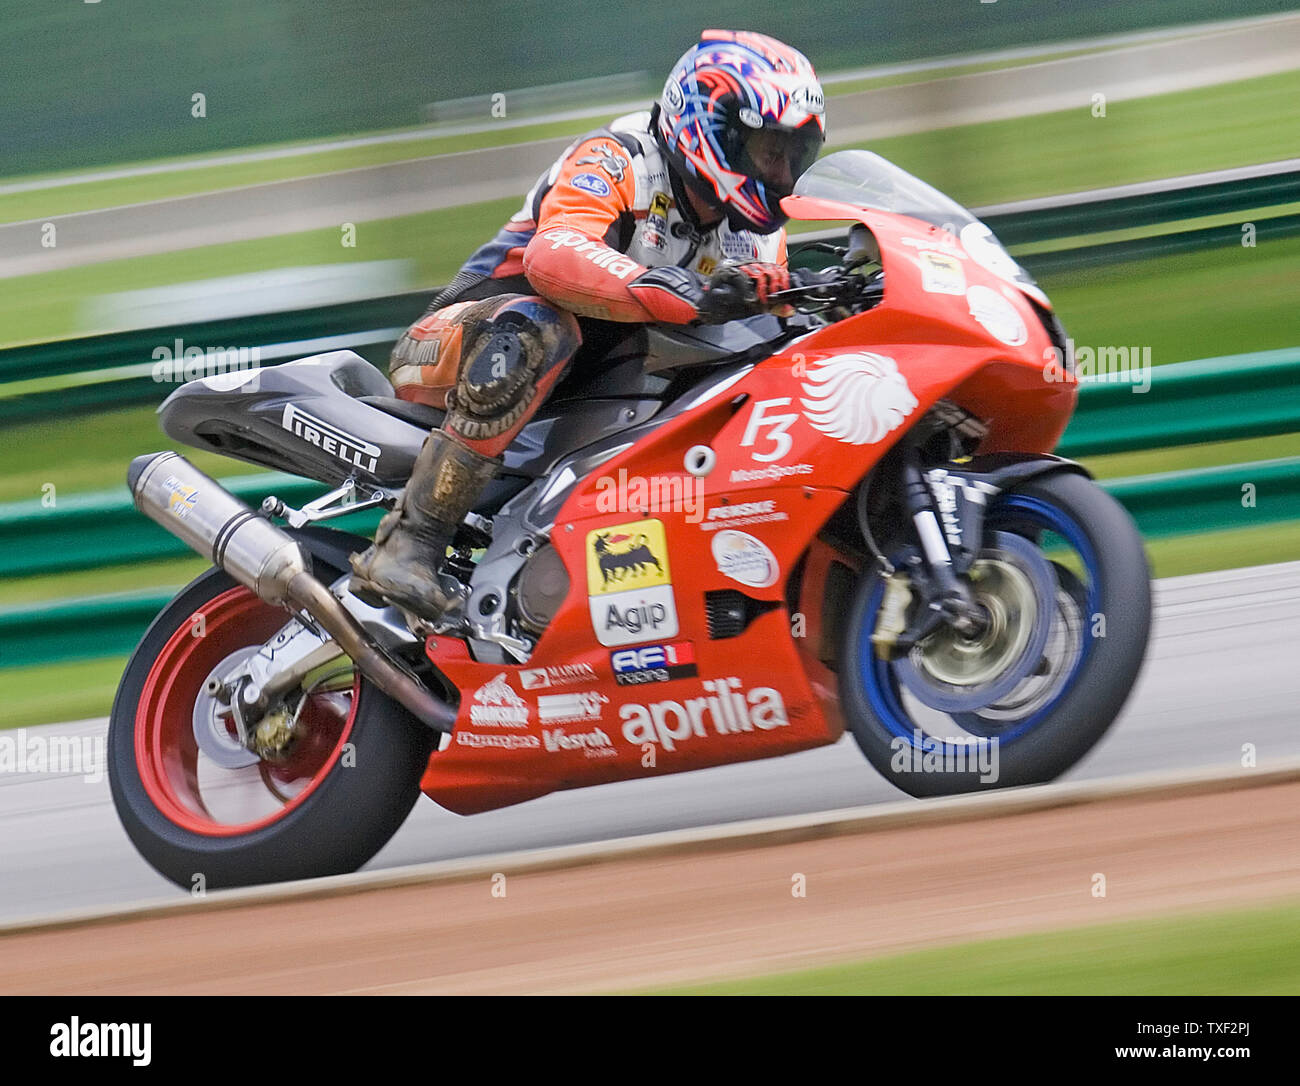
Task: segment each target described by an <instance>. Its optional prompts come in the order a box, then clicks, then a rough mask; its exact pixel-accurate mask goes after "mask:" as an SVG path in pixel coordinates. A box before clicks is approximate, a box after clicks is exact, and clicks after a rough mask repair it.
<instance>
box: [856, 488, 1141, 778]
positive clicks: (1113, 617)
mask: <svg viewBox="0 0 1300 1086" xmlns="http://www.w3.org/2000/svg"><path fill="white" fill-rule="evenodd" d="M971 585H972V588H973V590H974V592H975V594H976V597H977V599H978V600H979V602H980V603H981V604H982V605H983V606H984V608H985V610H986V612H987V613H988V614H989V615H990V616H991V618H990V622H989V625H988V629H986V630H985V631H984V632H983V633H982V634H981V635H980V636H979V637H975V638H969V639H968V638H963V637H961V636H959V635H957V634H956V632H955V631H953V630H952V629H951V628H949V627H947V626H945V627H943V628H942V629H940V630H939V631H937V632H936V633H934V634H932V635H931V636H930V637H928V638H926V639H924V640H923V641H921V642H919V643H918V644H917V645H916V646H914V647H913V648H912V649H911V650H910V651H909V652H908V653H907V654H906V655H904V656H902V657H901V658H899V659H897V660H892V661H890V660H882V659H880V658H879V657H878V656H877V654H876V652H875V649H874V646H873V644H872V640H871V638H872V634H873V632H874V631H875V630H876V627H877V623H878V622H879V620H880V614H881V607H882V604H883V603H884V599H885V593H886V578H885V577H884V576H883V574H882V573H881V572H880V571H878V570H877V571H873V572H872V573H869V574H867V575H866V576H864V577H863V579H862V580H861V581H860V582H859V584H858V587H857V590H856V594H855V597H854V601H853V606H852V608H851V611H850V614H849V618H848V621H847V622H846V623H845V626H844V635H843V641H842V644H841V655H840V661H841V667H840V688H841V697H842V703H843V708H844V711H845V716H846V719H847V721H848V724H849V728H850V730H851V731H852V733H853V736H854V738H855V739H856V740H857V743H858V745H859V747H860V748H861V749H862V752H863V754H864V755H866V757H867V759H868V760H869V761H870V762H871V764H872V765H873V766H875V767H876V769H877V770H879V771H880V773H881V774H882V775H883V776H885V777H886V778H888V779H889V780H890V781H892V782H893V783H894V784H896V785H897V786H898V787H899V788H901V789H903V790H904V791H906V792H909V793H911V794H912V795H915V796H935V795H952V794H956V793H962V792H972V791H980V790H984V789H989V788H1005V787H1011V786H1015V785H1024V784H1036V783H1041V782H1043V781H1048V780H1052V779H1053V778H1055V777H1057V776H1059V775H1060V774H1061V773H1063V772H1065V770H1067V769H1069V768H1070V767H1071V766H1072V765H1074V764H1075V763H1076V762H1077V761H1078V760H1079V759H1080V758H1082V757H1083V756H1084V754H1086V753H1087V752H1088V751H1089V750H1090V749H1091V748H1092V747H1093V746H1094V745H1095V744H1096V743H1097V741H1098V740H1099V739H1100V738H1101V737H1102V735H1103V734H1104V733H1105V732H1106V729H1107V728H1109V727H1110V725H1111V723H1112V722H1113V721H1114V719H1115V717H1116V716H1117V715H1118V713H1119V711H1120V709H1121V708H1122V706H1123V704H1124V702H1125V700H1126V699H1127V697H1128V695H1129V692H1130V691H1131V689H1132V687H1133V683H1134V682H1135V681H1136V679H1137V675H1138V672H1139V670H1140V668H1141V666H1142V660H1143V657H1144V655H1145V652H1146V645H1147V638H1148V634H1149V632H1150V623H1151V586H1150V574H1149V570H1148V566H1147V562H1146V554H1145V552H1144V550H1143V547H1142V540H1141V537H1140V536H1139V535H1138V532H1137V529H1136V527H1135V526H1134V524H1133V522H1132V520H1131V519H1130V518H1129V516H1128V514H1127V512H1125V510H1124V509H1123V507H1122V506H1121V505H1119V503H1118V502H1116V501H1115V500H1114V499H1113V498H1111V497H1110V496H1109V495H1108V494H1107V493H1106V492H1105V491H1103V490H1101V489H1100V488H1099V487H1097V486H1096V485H1095V484H1094V483H1092V482H1091V481H1089V480H1088V479H1086V478H1084V477H1083V476H1080V475H1076V474H1073V473H1064V472H1061V473H1056V474H1052V475H1048V476H1041V477H1039V478H1037V479H1033V480H1031V481H1029V482H1026V483H1024V484H1022V485H1021V486H1020V487H1019V488H1018V489H1017V490H1015V491H1012V492H1009V493H1004V494H1002V495H1000V496H999V497H998V499H997V500H996V501H995V503H994V504H993V505H992V506H991V507H990V509H989V511H988V516H987V520H986V524H985V536H984V548H983V550H982V551H981V554H980V556H979V559H978V560H977V561H976V563H975V565H974V566H973V569H972V576H971ZM912 606H913V607H915V606H916V602H915V601H914V602H913V604H912Z"/></svg>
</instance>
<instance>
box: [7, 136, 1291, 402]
mask: <svg viewBox="0 0 1300 1086" xmlns="http://www.w3.org/2000/svg"><path fill="white" fill-rule="evenodd" d="M1296 202H1300V159H1292V160H1287V161H1284V162H1276V163H1269V164H1266V165H1263V166H1250V167H1242V168H1239V169H1233V170H1221V171H1217V172H1215V173H1212V174H1195V175H1191V176H1188V177H1181V178H1172V179H1168V180H1164V181H1156V182H1144V183H1141V184H1137V185H1125V186H1120V187H1118V188H1112V189H1101V190H1096V191H1093V192H1087V193H1076V194H1070V195H1065V196H1054V197H1048V198H1045V199H1039V200H1025V201H1019V202H1017V203H1013V204H1000V205H996V206H991V207H985V208H976V209H975V213H976V214H977V215H979V216H980V217H981V218H983V219H984V221H985V222H987V223H988V225H989V226H990V227H991V228H992V229H993V230H994V232H995V233H996V234H997V235H998V237H999V238H1001V239H1002V240H1003V242H1004V243H1006V244H1007V245H1009V246H1011V247H1012V248H1013V249H1014V247H1015V246H1016V245H1019V244H1024V243H1027V242H1031V241H1032V242H1036V243H1041V242H1049V243H1050V242H1053V241H1066V240H1067V239H1071V238H1078V237H1081V236H1084V235H1089V234H1095V233H1098V232H1102V231H1114V230H1120V229H1136V228H1142V227H1159V226H1162V225H1168V224H1170V223H1176V222H1180V221H1184V220H1189V219H1190V220H1193V221H1194V220H1195V219H1196V218H1198V217H1202V216H1205V215H1213V214H1225V213H1237V212H1243V213H1244V212H1247V211H1258V210H1260V209H1267V208H1277V207H1279V206H1283V205H1286V204H1291V203H1296ZM1252 221H1254V222H1255V226H1256V231H1257V233H1256V240H1257V242H1266V241H1268V240H1269V239H1271V238H1275V237H1281V236H1285V235H1289V234H1294V233H1300V214H1291V213H1289V212H1286V213H1280V214H1274V215H1270V216H1269V217H1260V218H1257V219H1255V220H1252ZM818 236H821V235H796V236H795V237H794V238H792V239H791V252H792V257H793V255H794V254H796V253H797V250H798V245H799V243H800V241H801V240H805V241H806V240H810V238H811V237H818ZM1240 241H1241V231H1240V226H1239V224H1229V225H1226V226H1210V227H1193V228H1190V229H1187V230H1182V231H1174V232H1167V233H1161V234H1157V235H1154V236H1151V237H1141V238H1131V239H1127V240H1121V241H1099V242H1096V243H1085V244H1081V245H1072V246H1071V247H1064V246H1062V247H1060V248H1056V249H1053V250H1051V251H1045V252H1036V253H1033V254H1020V255H1018V257H1017V258H1018V259H1019V260H1020V261H1021V263H1023V264H1024V265H1025V267H1026V268H1028V269H1029V270H1030V271H1031V272H1033V273H1035V274H1040V275H1041V274H1044V273H1050V272H1053V271H1058V270H1063V269H1071V268H1078V267H1085V266H1092V265H1096V264H1102V263H1112V262H1116V261H1122V260H1132V259H1141V258H1146V257H1151V256H1159V255H1166V254H1169V253H1174V252H1180V251H1184V250H1187V249H1194V248H1202V247H1205V246H1210V245H1229V244H1231V245H1236V244H1240ZM437 289H438V288H431V289H428V290H418V291H409V292H406V293H402V294H393V295H387V296H384V297H376V298H366V299H362V300H359V301H354V302H347V303H342V304H336V305H329V306H316V307H312V308H307V309H297V310H288V311H284V312H281V313H267V314H260V315H256V316H250V317H244V318H239V319H223V320H215V321H204V322H200V323H191V324H184V325H181V324H178V325H170V326H166V327H161V328H148V329H141V330H136V331H131V332H118V333H112V334H109V335H102V336H88V337H83V338H80V339H72V340H64V341H60V342H57V343H40V344H33V345H30V346H23V347H11V348H8V349H5V350H0V424H3V423H5V422H17V421H22V420H27V419H33V418H37V417H39V416H40V415H42V414H44V413H45V412H47V411H53V410H57V411H58V412H59V413H60V414H61V415H63V416H66V415H67V414H68V413H69V412H72V411H79V410H93V409H96V408H104V407H109V406H125V405H128V404H139V403H158V402H160V401H161V400H162V399H163V398H164V397H165V396H166V395H167V393H168V392H169V391H171V389H172V388H173V387H174V385H172V384H169V383H167V382H160V381H157V380H154V378H153V368H154V364H153V361H152V359H153V358H154V352H155V351H157V350H158V349H159V348H160V347H162V348H170V347H171V345H172V344H173V343H174V342H175V341H176V340H177V339H180V340H183V341H184V342H185V343H187V344H196V345H205V344H222V345H225V346H227V347H246V348H252V347H257V348H258V350H259V352H260V355H261V360H262V361H263V362H276V361H283V360H287V359H290V358H295V357H301V356H303V355H307V354H311V353H313V352H316V351H324V350H333V349H338V348H341V347H348V348H351V349H353V350H356V351H357V352H358V353H360V354H361V355H363V356H364V357H366V358H369V359H370V360H371V361H373V362H376V363H377V364H378V363H383V362H384V361H386V359H387V354H388V348H389V347H390V345H391V344H392V343H393V342H394V341H395V340H396V338H397V336H398V335H399V334H400V333H401V330H402V329H404V328H406V327H407V326H408V325H410V324H411V322H412V321H414V320H415V319H416V318H418V317H419V315H420V314H421V313H423V312H424V309H425V307H426V306H427V305H428V303H429V301H430V300H431V299H432V298H433V296H434V295H435V294H436V293H437ZM59 378H66V380H59Z"/></svg>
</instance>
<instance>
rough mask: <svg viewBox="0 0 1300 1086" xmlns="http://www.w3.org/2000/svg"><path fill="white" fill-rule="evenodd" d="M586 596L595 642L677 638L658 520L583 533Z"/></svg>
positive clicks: (665, 550)
mask: <svg viewBox="0 0 1300 1086" xmlns="http://www.w3.org/2000/svg"><path fill="white" fill-rule="evenodd" d="M586 546H587V597H588V605H589V607H590V609H591V624H592V628H593V629H594V630H595V631H596V638H597V640H598V641H599V642H600V643H601V644H602V645H606V646H611V647H612V646H615V645H634V644H636V643H637V642H638V641H649V640H651V639H653V638H658V637H672V636H673V635H674V634H676V633H677V603H676V599H675V598H674V596H673V589H672V575H671V570H670V569H669V566H668V540H667V537H666V536H665V534H664V525H663V521H661V520H657V519H649V520H638V521H632V522H631V523H629V524H616V525H614V526H613V527H610V528H598V529H596V530H595V531H592V532H588V533H587V544H586Z"/></svg>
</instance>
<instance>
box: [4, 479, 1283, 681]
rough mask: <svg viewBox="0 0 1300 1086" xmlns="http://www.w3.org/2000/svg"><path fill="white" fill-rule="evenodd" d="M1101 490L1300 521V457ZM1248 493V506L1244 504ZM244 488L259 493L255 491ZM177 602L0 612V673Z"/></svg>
mask: <svg viewBox="0 0 1300 1086" xmlns="http://www.w3.org/2000/svg"><path fill="white" fill-rule="evenodd" d="M311 485H312V486H313V487H315V489H317V490H318V489H319V484H311ZM1102 486H1103V487H1104V488H1105V489H1106V490H1107V491H1109V492H1110V493H1111V494H1112V495H1114V496H1115V497H1116V498H1118V499H1119V500H1120V501H1121V502H1122V503H1123V504H1124V506H1125V507H1126V508H1127V509H1128V511H1129V513H1130V514H1131V515H1132V516H1133V518H1134V519H1135V520H1136V521H1137V524H1138V528H1139V529H1140V530H1141V532H1142V534H1143V536H1145V537H1147V538H1161V537H1167V536H1174V535H1180V534H1182V533H1185V532H1199V531H1210V530H1214V529H1221V528H1228V527H1235V528H1245V527H1252V526H1256V525H1262V524H1270V523H1276V522H1278V521H1284V520H1300V456H1293V457H1288V458H1285V459H1281V460H1268V461H1261V462H1256V463H1249V464H1231V465H1228V466H1226V467H1216V468H1203V469H1198V470H1194V471H1181V472H1173V473H1171V474H1168V475H1147V476H1141V477H1135V478H1130V479H1114V480H1107V481H1106V482H1104V483H1103V484H1102ZM1246 487H1249V488H1250V490H1249V494H1250V498H1249V501H1244V500H1243V498H1244V496H1245V494H1246V490H1245V488H1246ZM244 489H245V491H246V492H247V491H250V490H251V491H252V492H253V493H256V492H257V491H258V489H259V488H256V487H251V488H250V487H245V488H244ZM260 489H267V488H265V487H262V488H260ZM276 492H277V493H280V494H285V493H287V492H288V488H285V487H277V488H276ZM246 496H251V495H247V494H246ZM131 515H132V517H133V518H134V520H135V524H136V537H137V538H136V543H137V545H138V547H153V546H154V544H155V543H157V544H167V546H168V550H169V552H172V551H181V552H184V553H192V552H190V551H188V549H187V548H185V547H184V545H183V544H180V543H179V542H178V541H177V540H175V539H174V538H173V537H172V536H170V535H167V534H166V533H165V532H163V531H162V529H160V528H158V527H157V526H156V525H154V524H152V523H150V522H146V521H144V519H143V518H142V517H140V516H139V514H136V513H135V512H134V511H132V513H131ZM361 516H364V514H359V515H358V517H357V518H352V517H348V518H341V519H340V520H339V521H337V522H335V523H337V524H338V525H339V526H340V527H349V528H350V529H351V530H353V531H358V532H365V531H367V530H369V529H373V527H374V523H375V522H376V521H377V519H378V516H377V515H372V519H371V521H370V524H369V525H366V524H358V523H353V524H350V525H349V524H346V522H347V521H353V520H354V519H355V520H359V519H360V517H361ZM119 530H120V529H119ZM171 544H176V545H175V546H174V547H173V546H171ZM152 556H153V557H158V556H159V555H158V554H156V553H154V554H153V555H152ZM174 595H175V590H174V589H164V590H157V589H144V590H141V591H137V592H124V593H115V594H112V595H104V596H95V597H91V598H88V599H79V600H59V601H56V602H53V603H40V604H28V605H24V606H20V607H10V608H0V669H4V668H13V667H29V666H33V665H40V664H49V663H55V662H62V661H68V660H78V659H92V658H95V657H102V656H116V655H124V654H126V653H129V652H131V651H132V650H133V649H134V648H135V646H136V645H137V644H138V643H139V640H140V637H141V636H142V635H143V633H144V631H145V629H146V628H147V627H148V625H149V623H150V622H152V621H153V619H154V616H155V615H157V614H158V612H159V611H161V610H162V609H163V607H165V606H166V605H167V603H168V602H170V600H171V599H172V597H173V596H174Z"/></svg>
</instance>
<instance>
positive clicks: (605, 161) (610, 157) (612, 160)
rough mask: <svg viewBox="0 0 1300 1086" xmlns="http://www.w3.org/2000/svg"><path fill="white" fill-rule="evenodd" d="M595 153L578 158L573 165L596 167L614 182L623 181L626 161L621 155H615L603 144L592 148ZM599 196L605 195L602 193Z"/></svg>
mask: <svg viewBox="0 0 1300 1086" xmlns="http://www.w3.org/2000/svg"><path fill="white" fill-rule="evenodd" d="M592 150H593V151H595V152H596V153H595V154H594V155H588V156H587V157H586V158H580V159H578V161H577V162H575V163H574V165H575V166H589V165H592V164H594V165H597V166H599V167H600V168H601V169H602V170H604V171H605V172H606V173H607V174H609V176H610V177H612V178H613V179H614V180H615V181H622V180H623V170H624V169H625V168H626V167H627V159H625V158H624V157H623V156H622V155H617V154H615V153H614V152H613V151H611V150H610V149H609V147H608V146H606V145H605V144H603V143H598V144H596V146H595V147H593V148H592ZM601 195H607V194H606V193H602V194H601Z"/></svg>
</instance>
